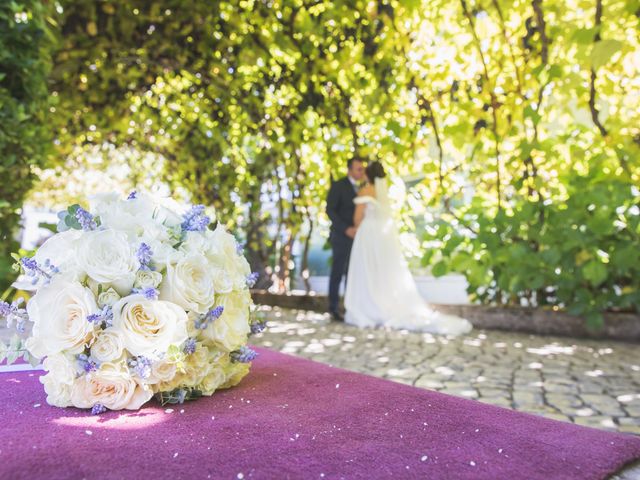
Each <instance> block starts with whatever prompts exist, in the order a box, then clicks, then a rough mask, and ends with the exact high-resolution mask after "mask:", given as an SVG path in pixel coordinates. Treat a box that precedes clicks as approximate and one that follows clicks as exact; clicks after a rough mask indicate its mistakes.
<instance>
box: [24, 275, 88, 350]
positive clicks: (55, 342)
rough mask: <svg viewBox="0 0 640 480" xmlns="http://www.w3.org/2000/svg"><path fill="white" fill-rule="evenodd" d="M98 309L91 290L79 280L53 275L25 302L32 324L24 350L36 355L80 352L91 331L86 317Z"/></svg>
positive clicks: (86, 342)
mask: <svg viewBox="0 0 640 480" xmlns="http://www.w3.org/2000/svg"><path fill="white" fill-rule="evenodd" d="M97 310H98V305H97V304H96V301H95V297H94V296H93V293H92V292H91V290H89V289H88V288H86V287H83V286H82V285H81V284H80V283H78V282H71V281H68V280H65V279H64V278H57V277H54V279H53V280H52V282H51V283H50V284H49V285H47V286H44V287H42V288H41V289H40V290H38V292H37V293H36V294H35V295H34V296H33V297H32V298H31V300H29V302H28V303H27V313H28V315H29V320H31V321H32V322H33V323H34V325H33V333H32V336H31V337H30V338H29V339H28V340H27V349H28V350H29V352H31V353H32V354H33V355H34V356H35V357H38V358H42V357H44V356H48V355H54V354H56V353H60V352H63V351H64V352H68V353H80V352H82V351H83V350H84V348H85V345H86V344H88V343H90V341H91V339H92V338H93V334H94V326H93V324H92V323H91V322H89V321H87V316H88V315H90V314H91V313H95V312H96V311H97Z"/></svg>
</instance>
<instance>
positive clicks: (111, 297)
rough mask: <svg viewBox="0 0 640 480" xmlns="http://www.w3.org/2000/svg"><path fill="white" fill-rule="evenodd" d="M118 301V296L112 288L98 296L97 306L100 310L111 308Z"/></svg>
mask: <svg viewBox="0 0 640 480" xmlns="http://www.w3.org/2000/svg"><path fill="white" fill-rule="evenodd" d="M118 300H120V295H119V294H118V292H116V291H115V290H114V289H113V288H109V289H108V290H107V291H106V292H102V293H101V294H100V295H98V306H99V307H100V308H102V307H105V306H107V305H108V306H112V305H113V304H114V303H116V302H117V301H118Z"/></svg>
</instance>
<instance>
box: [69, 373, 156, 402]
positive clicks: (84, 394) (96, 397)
mask: <svg viewBox="0 0 640 480" xmlns="http://www.w3.org/2000/svg"><path fill="white" fill-rule="evenodd" d="M152 396H153V392H152V391H151V389H149V388H147V387H144V386H143V385H141V384H139V383H138V382H137V381H136V379H135V377H133V376H132V375H131V374H130V373H129V370H128V368H127V366H126V364H124V362H121V363H103V364H102V365H101V366H100V368H99V369H98V370H97V371H95V372H91V373H88V374H86V375H82V376H80V377H78V378H77V379H76V381H75V383H74V385H73V391H72V394H71V402H72V404H73V405H74V406H75V407H78V408H92V407H93V406H94V405H95V404H97V403H100V404H102V405H104V406H105V407H107V408H108V409H109V410H122V409H127V410H137V409H139V408H140V407H141V406H142V405H143V404H144V403H145V402H147V401H148V400H149V399H150V398H151V397H152Z"/></svg>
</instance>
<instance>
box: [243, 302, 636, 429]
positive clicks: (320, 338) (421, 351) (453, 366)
mask: <svg viewBox="0 0 640 480" xmlns="http://www.w3.org/2000/svg"><path fill="white" fill-rule="evenodd" d="M261 314H262V315H265V317H266V318H267V320H268V327H269V328H268V329H267V331H265V332H263V333H261V334H259V335H257V336H255V337H253V338H252V343H253V344H254V345H257V346H264V347H269V348H273V349H276V350H280V351H282V352H285V353H290V354H294V355H298V356H301V357H305V358H309V359H312V360H316V361H319V362H323V363H329V364H331V365H334V366H337V367H341V368H345V369H348V370H353V371H357V372H362V373H367V374H371V375H375V376H378V377H383V378H387V379H389V380H393V381H396V382H401V383H406V384H409V385H415V386H416V387H420V388H427V389H433V390H438V391H440V392H444V393H448V394H451V395H459V396H462V397H466V398H472V399H476V400H479V401H481V402H486V403H491V404H494V405H499V406H502V407H508V408H513V409H516V410H521V411H524V412H529V413H534V414H539V415H543V416H545V417H549V418H554V419H556V420H563V421H570V422H574V423H577V424H580V425H587V426H591V427H596V428H602V429H605V430H617V431H620V432H628V433H633V434H636V435H640V347H639V346H638V345H633V344H626V343H620V342H611V341H602V342H599V341H593V340H578V339H571V338H562V337H547V336H537V335H528V334H522V333H511V332H500V331H482V330H475V331H473V332H471V333H470V334H469V335H467V336H463V337H459V338H445V337H439V336H433V335H430V334H421V333H413V332H407V331H393V330H386V329H358V328H355V327H351V326H349V325H345V324H342V323H336V322H330V321H329V318H328V316H327V315H323V314H318V313H313V312H302V311H292V310H282V309H277V308H273V309H271V308H268V307H261Z"/></svg>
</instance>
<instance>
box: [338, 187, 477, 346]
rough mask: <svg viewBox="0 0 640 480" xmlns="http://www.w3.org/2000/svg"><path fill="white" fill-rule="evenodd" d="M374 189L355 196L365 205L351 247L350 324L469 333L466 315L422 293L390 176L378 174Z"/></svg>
mask: <svg viewBox="0 0 640 480" xmlns="http://www.w3.org/2000/svg"><path fill="white" fill-rule="evenodd" d="M375 190H376V198H373V197H369V196H360V197H356V199H355V200H354V202H355V203H356V204H359V203H364V204H366V206H365V213H364V218H363V220H362V222H361V223H360V226H359V228H358V232H357V234H356V237H355V239H354V241H353V247H352V249H351V259H350V261H349V274H348V277H347V288H346V292H345V297H344V303H345V308H346V311H347V312H346V316H345V321H346V323H349V324H351V325H355V326H358V327H376V326H387V327H391V328H399V329H408V330H414V331H421V332H431V333H435V334H448V335H459V334H463V333H467V332H469V331H470V330H471V328H472V327H471V324H470V323H469V322H468V321H467V320H464V319H462V318H459V317H455V316H451V315H445V314H442V313H439V312H437V311H435V310H432V309H431V308H430V307H429V306H428V305H427V303H426V302H425V301H424V299H423V298H422V297H421V296H420V293H419V292H418V288H417V286H416V283H415V281H414V279H413V276H412V275H411V272H410V271H409V267H408V265H407V262H406V260H405V258H404V255H403V254H402V250H401V247H400V241H399V236H398V233H397V229H396V226H395V222H394V220H393V217H392V214H391V207H390V202H389V196H388V190H387V183H386V181H385V180H384V179H381V178H377V179H376V181H375Z"/></svg>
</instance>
